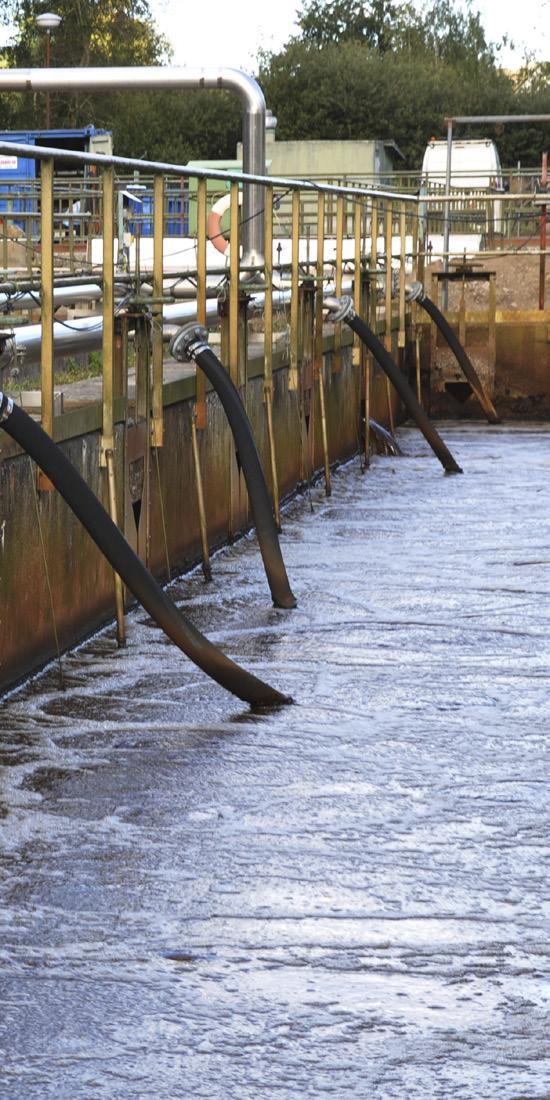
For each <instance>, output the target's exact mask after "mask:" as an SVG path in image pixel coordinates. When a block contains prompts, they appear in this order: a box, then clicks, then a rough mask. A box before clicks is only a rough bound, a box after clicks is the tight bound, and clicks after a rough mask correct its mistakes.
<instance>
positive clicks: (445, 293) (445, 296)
mask: <svg viewBox="0 0 550 1100" xmlns="http://www.w3.org/2000/svg"><path fill="white" fill-rule="evenodd" d="M452 157H453V120H452V118H448V119H447V168H446V172H445V194H446V195H450V193H451V164H452ZM450 235H451V207H450V204H449V203H446V204H445V214H444V218H443V253H444V255H443V270H444V271H445V272H447V271H448V270H449V239H450ZM448 303H449V284H448V282H447V280H446V279H444V280H443V285H442V288H441V307H442V309H443V311H445V310H446V309H447V306H448Z"/></svg>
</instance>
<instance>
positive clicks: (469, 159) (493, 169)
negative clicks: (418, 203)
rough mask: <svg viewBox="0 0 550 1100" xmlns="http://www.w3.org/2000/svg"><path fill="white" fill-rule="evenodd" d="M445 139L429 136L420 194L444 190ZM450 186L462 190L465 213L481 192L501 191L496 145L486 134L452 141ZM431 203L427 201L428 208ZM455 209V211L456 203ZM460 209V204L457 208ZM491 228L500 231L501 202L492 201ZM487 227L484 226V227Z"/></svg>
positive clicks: (502, 184)
mask: <svg viewBox="0 0 550 1100" xmlns="http://www.w3.org/2000/svg"><path fill="white" fill-rule="evenodd" d="M446 176H447V142H446V141H436V140H435V138H432V140H431V141H430V142H428V145H427V146H426V151H425V153H424V159H423V161H422V179H421V184H420V194H421V196H422V195H430V196H434V197H435V196H436V195H437V194H438V193H439V194H442V193H444V192H445V182H446ZM451 190H452V191H457V192H465V196H464V199H465V202H464V213H465V214H466V212H467V211H468V210H470V211H472V200H474V201H475V198H476V196H479V197H480V199H481V197H482V195H483V193H486V192H489V193H492V194H494V193H495V192H499V191H500V192H502V191H504V181H503V177H502V167H501V164H500V157H499V155H498V149H497V147H496V145H495V143H494V141H489V139H488V138H480V139H476V140H472V141H470V140H464V141H453V142H452V149H451ZM432 207H433V203H432V202H431V203H430V208H432ZM453 209H454V211H455V212H457V207H456V206H455V207H454V208H453ZM458 209H460V208H458ZM493 218H494V224H493V229H494V232H496V233H500V232H501V231H502V203H501V202H495V203H494V215H493ZM488 229H489V227H488V226H487V231H488Z"/></svg>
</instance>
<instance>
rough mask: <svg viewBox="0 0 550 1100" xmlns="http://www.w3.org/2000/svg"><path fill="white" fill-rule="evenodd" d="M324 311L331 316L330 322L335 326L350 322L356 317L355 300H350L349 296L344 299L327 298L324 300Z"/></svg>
mask: <svg viewBox="0 0 550 1100" xmlns="http://www.w3.org/2000/svg"><path fill="white" fill-rule="evenodd" d="M323 309H326V310H328V312H329V314H330V316H329V318H328V320H329V321H331V322H332V324H334V325H337V324H339V323H340V321H348V320H350V319H351V318H352V317H355V310H354V308H353V298H350V297H349V295H348V294H345V295H344V296H343V298H325V299H324V300H323Z"/></svg>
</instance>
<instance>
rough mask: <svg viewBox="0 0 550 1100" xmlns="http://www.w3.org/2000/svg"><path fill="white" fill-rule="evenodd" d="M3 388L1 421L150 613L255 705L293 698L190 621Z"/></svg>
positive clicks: (210, 671) (219, 679) (191, 655)
mask: <svg viewBox="0 0 550 1100" xmlns="http://www.w3.org/2000/svg"><path fill="white" fill-rule="evenodd" d="M10 405H11V402H9V401H8V399H7V398H6V397H5V395H4V394H2V393H0V426H1V427H2V428H4V430H5V431H6V432H7V433H8V435H10V436H11V437H12V439H15V440H16V442H17V443H19V445H20V446H21V447H22V448H23V449H24V450H25V451H26V452H27V454H29V455H31V457H32V458H33V459H34V460H35V462H36V463H37V464H38V465H39V467H40V469H41V470H42V471H43V472H44V473H45V474H46V475H47V476H48V477H49V478H50V480H51V481H52V482H53V484H54V485H55V487H56V489H58V490H59V492H60V493H61V496H62V497H63V498H64V499H65V500H66V502H67V504H68V505H69V507H70V508H72V510H73V512H74V513H75V515H76V516H77V517H78V519H79V520H80V522H81V523H82V524H83V526H84V527H85V528H86V530H87V531H88V533H89V534H90V535H91V537H92V539H93V540H94V542H95V543H96V546H98V547H99V549H100V550H101V552H102V554H104V555H105V557H106V558H107V560H108V561H109V562H110V564H111V565H112V567H113V569H114V570H115V571H116V572H117V573H118V574H119V576H120V577H121V578H122V580H123V581H124V583H125V584H126V585H127V586H128V588H129V589H130V591H131V592H133V594H134V596H135V597H136V599H138V600H139V602H140V603H141V604H143V607H144V608H145V610H146V611H147V612H148V613H149V615H151V618H153V619H154V620H155V622H156V623H158V625H159V626H160V627H161V628H162V629H163V630H164V632H165V633H166V634H167V635H168V637H169V638H171V639H172V641H173V642H175V644H176V645H177V646H179V648H180V649H181V650H183V652H184V653H185V654H186V656H187V657H189V658H190V659H191V660H192V661H194V663H195V664H196V665H198V666H199V668H202V670H203V671H204V672H206V673H207V675H208V676H211V677H212V679H213V680H216V681H217V683H218V684H221V686H222V687H224V688H226V689H227V691H230V692H232V693H233V695H236V696H237V697H238V698H239V699H242V700H243V701H244V702H245V703H250V704H251V705H252V706H261V707H264V706H280V705H281V704H283V703H291V702H292V700H291V699H290V698H289V697H288V696H285V695H282V694H281V693H280V692H279V691H276V690H275V689H274V688H272V687H270V686H269V684H264V683H263V681H262V680H258V679H256V677H255V676H252V675H251V673H249V672H246V671H245V669H243V668H240V666H239V665H237V664H235V663H234V662H233V661H231V660H230V659H229V657H226V656H225V654H224V653H222V652H221V651H220V650H219V649H217V647H216V646H215V645H212V642H209V641H208V639H207V638H205V637H204V635H203V634H201V633H200V631H198V630H196V628H195V627H194V626H192V624H191V623H189V622H187V620H186V619H185V618H184V616H183V615H182V614H181V612H180V611H179V610H178V608H177V607H176V606H175V604H173V603H172V601H171V600H170V599H169V597H168V596H167V595H166V593H165V592H163V590H162V588H161V587H160V585H158V584H157V582H156V580H155V578H154V577H153V576H152V575H151V573H150V572H149V570H148V569H146V568H145V566H144V565H143V563H142V562H141V561H140V559H139V558H138V557H137V555H136V554H135V553H134V551H133V550H132V548H131V547H130V546H129V545H128V543H127V542H126V539H125V538H124V536H123V535H122V534H121V532H120V531H119V529H118V527H116V525H115V524H114V523H113V522H112V520H111V519H110V517H109V516H108V515H107V512H106V511H105V509H104V508H103V505H102V504H100V502H99V500H98V499H97V497H96V496H95V494H94V493H93V492H92V490H91V489H90V488H89V487H88V485H87V484H86V482H85V481H84V480H83V479H82V478H81V476H80V474H79V473H78V472H77V471H76V470H75V468H74V466H73V465H72V464H71V463H70V462H69V460H68V459H67V458H66V457H65V455H64V454H63V452H62V451H61V450H60V448H59V447H58V446H57V444H56V443H54V442H53V440H52V439H50V437H49V436H48V435H46V433H45V432H44V431H42V428H41V427H40V426H39V425H38V424H36V423H35V422H34V421H33V420H32V419H31V418H30V416H28V415H27V413H25V412H23V410H22V409H20V408H18V407H17V405H14V406H13V407H12V408H11V409H10Z"/></svg>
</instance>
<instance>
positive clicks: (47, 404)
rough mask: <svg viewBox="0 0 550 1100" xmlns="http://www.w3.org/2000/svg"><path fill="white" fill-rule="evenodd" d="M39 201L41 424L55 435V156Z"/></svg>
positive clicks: (42, 182)
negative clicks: (40, 254) (40, 255)
mask: <svg viewBox="0 0 550 1100" xmlns="http://www.w3.org/2000/svg"><path fill="white" fill-rule="evenodd" d="M40 203H41V205H40V211H41V216H40V240H41V252H42V265H41V276H40V295H41V303H42V343H41V349H40V371H41V387H42V427H43V429H44V431H45V432H47V433H48V435H50V436H53V420H54V407H53V403H54V346H53V323H54V322H53V160H44V161H42V171H41V177H40ZM6 232H7V226H6Z"/></svg>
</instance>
